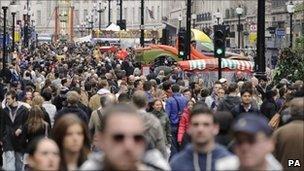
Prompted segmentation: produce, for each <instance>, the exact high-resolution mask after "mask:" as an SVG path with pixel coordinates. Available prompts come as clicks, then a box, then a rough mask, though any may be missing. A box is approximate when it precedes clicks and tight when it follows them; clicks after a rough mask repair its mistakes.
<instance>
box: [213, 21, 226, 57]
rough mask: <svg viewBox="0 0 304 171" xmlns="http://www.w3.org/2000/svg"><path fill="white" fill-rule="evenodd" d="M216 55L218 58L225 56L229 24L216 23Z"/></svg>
mask: <svg viewBox="0 0 304 171" xmlns="http://www.w3.org/2000/svg"><path fill="white" fill-rule="evenodd" d="M213 29H214V39H213V41H214V56H215V57H217V58H220V57H222V58H223V57H225V47H226V46H225V44H226V43H225V42H226V36H227V34H228V33H227V26H225V25H214V27H213Z"/></svg>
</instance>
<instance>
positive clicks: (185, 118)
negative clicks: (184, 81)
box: [177, 107, 190, 143]
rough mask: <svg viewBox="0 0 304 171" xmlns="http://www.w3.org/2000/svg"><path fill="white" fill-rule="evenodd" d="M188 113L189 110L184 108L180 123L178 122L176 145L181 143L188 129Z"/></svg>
mask: <svg viewBox="0 0 304 171" xmlns="http://www.w3.org/2000/svg"><path fill="white" fill-rule="evenodd" d="M189 113H190V110H189V108H188V107H185V109H184V111H183V114H182V117H181V119H180V122H179V126H178V134H177V142H178V143H182V140H183V136H184V134H185V132H186V131H187V129H188V126H189Z"/></svg>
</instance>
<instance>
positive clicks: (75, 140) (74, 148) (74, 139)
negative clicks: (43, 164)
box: [63, 124, 84, 153]
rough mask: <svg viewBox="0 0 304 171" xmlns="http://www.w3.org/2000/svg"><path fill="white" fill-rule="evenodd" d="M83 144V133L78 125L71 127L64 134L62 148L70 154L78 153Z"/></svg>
mask: <svg viewBox="0 0 304 171" xmlns="http://www.w3.org/2000/svg"><path fill="white" fill-rule="evenodd" d="M83 144H84V132H83V129H82V127H81V125H79V124H73V125H71V126H70V127H69V128H68V129H67V132H66V134H65V137H64V140H63V147H64V149H65V150H66V151H69V152H71V153H79V152H80V150H81V149H82V147H83Z"/></svg>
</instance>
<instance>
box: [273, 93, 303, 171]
mask: <svg viewBox="0 0 304 171" xmlns="http://www.w3.org/2000/svg"><path fill="white" fill-rule="evenodd" d="M290 110H291V111H290V113H291V116H292V121H291V122H289V123H288V124H286V125H284V126H282V127H280V128H279V129H278V130H276V131H275V132H274V133H273V139H274V141H275V148H274V149H275V150H274V153H273V154H274V156H275V157H276V158H277V159H278V160H279V161H280V163H281V164H282V165H283V168H284V170H299V171H300V170H303V168H304V163H303V160H302V159H303V156H304V144H303V139H304V98H303V97H302V98H294V99H293V100H292V101H291V102H290ZM297 159H298V160H299V165H298V166H299V167H290V165H289V164H288V161H289V160H293V161H296V160H297Z"/></svg>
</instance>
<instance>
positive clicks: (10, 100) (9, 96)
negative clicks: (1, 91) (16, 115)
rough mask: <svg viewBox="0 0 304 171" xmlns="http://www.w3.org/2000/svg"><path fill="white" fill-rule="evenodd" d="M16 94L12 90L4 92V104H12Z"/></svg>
mask: <svg viewBox="0 0 304 171" xmlns="http://www.w3.org/2000/svg"><path fill="white" fill-rule="evenodd" d="M16 97H17V94H16V92H15V91H14V90H11V91H9V92H7V93H6V104H7V105H8V106H12V105H13V104H14V103H15V102H16Z"/></svg>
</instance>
